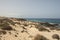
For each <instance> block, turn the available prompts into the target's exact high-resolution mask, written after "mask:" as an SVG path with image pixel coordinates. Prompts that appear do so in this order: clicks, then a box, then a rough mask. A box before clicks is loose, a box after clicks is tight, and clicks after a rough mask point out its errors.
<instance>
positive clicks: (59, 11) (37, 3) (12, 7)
mask: <svg viewBox="0 0 60 40" xmlns="http://www.w3.org/2000/svg"><path fill="white" fill-rule="evenodd" d="M0 16H9V17H23V18H60V0H0Z"/></svg>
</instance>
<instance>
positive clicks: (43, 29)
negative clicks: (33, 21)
mask: <svg viewBox="0 0 60 40" xmlns="http://www.w3.org/2000/svg"><path fill="white" fill-rule="evenodd" d="M36 28H37V29H38V30H39V31H48V32H50V31H49V30H48V29H46V28H44V27H43V26H41V27H40V26H38V27H36Z"/></svg>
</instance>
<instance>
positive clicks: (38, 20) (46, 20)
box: [26, 18, 60, 24]
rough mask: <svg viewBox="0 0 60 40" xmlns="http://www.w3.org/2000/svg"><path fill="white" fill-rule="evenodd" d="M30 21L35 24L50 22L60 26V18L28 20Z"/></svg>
mask: <svg viewBox="0 0 60 40" xmlns="http://www.w3.org/2000/svg"><path fill="white" fill-rule="evenodd" d="M26 19H27V20H28V21H34V22H48V23H56V24H60V19H59V18H26Z"/></svg>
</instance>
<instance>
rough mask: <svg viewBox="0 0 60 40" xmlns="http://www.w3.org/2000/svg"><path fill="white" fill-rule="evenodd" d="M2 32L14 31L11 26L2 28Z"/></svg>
mask: <svg viewBox="0 0 60 40" xmlns="http://www.w3.org/2000/svg"><path fill="white" fill-rule="evenodd" d="M1 29H2V30H13V29H12V27H11V26H7V27H2V28H1Z"/></svg>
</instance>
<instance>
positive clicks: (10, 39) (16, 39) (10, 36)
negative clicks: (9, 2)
mask: <svg viewBox="0 0 60 40" xmlns="http://www.w3.org/2000/svg"><path fill="white" fill-rule="evenodd" d="M11 20H12V19H11ZM13 22H19V23H20V24H17V23H16V24H15V25H11V24H10V26H11V27H12V28H13V29H15V30H11V31H7V30H6V32H7V33H6V34H5V35H4V34H2V35H0V40H33V39H34V37H35V36H36V35H37V34H40V35H43V36H44V37H46V38H47V39H49V40H55V39H53V38H52V35H53V34H58V35H59V36H60V31H56V30H53V31H52V30H50V29H49V28H47V29H49V30H50V32H47V31H39V30H38V29H37V28H35V25H33V24H38V23H34V22H30V21H16V20H15V19H14V20H13ZM24 24H28V26H24ZM31 26H32V27H31ZM22 27H25V28H26V29H23V28H22ZM30 27H31V28H30ZM23 30H24V32H21V31H23ZM9 32H10V33H9ZM1 36H2V37H1ZM29 36H31V37H29Z"/></svg>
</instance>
